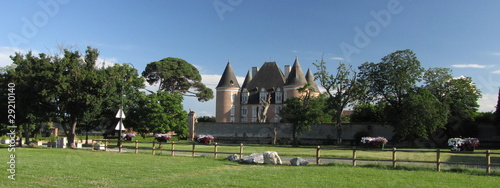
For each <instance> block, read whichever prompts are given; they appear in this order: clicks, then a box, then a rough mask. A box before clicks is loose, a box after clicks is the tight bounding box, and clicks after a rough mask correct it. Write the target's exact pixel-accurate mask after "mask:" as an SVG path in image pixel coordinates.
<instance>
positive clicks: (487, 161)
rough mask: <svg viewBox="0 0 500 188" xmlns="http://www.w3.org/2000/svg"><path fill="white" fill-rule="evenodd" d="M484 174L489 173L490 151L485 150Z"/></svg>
mask: <svg viewBox="0 0 500 188" xmlns="http://www.w3.org/2000/svg"><path fill="white" fill-rule="evenodd" d="M486 173H487V174H489V173H491V151H490V150H486Z"/></svg>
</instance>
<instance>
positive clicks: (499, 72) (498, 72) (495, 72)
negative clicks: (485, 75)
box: [491, 70, 500, 74]
mask: <svg viewBox="0 0 500 188" xmlns="http://www.w3.org/2000/svg"><path fill="white" fill-rule="evenodd" d="M491 73H493V74H500V70H496V71H493V72H491Z"/></svg>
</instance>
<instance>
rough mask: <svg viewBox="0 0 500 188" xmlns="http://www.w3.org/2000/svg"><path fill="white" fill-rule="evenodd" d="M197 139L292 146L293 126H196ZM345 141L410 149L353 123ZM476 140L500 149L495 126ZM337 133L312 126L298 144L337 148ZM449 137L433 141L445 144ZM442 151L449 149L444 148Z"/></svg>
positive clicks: (419, 143)
mask: <svg viewBox="0 0 500 188" xmlns="http://www.w3.org/2000/svg"><path fill="white" fill-rule="evenodd" d="M194 129H195V130H194V135H201V134H210V135H213V136H214V137H215V138H216V141H217V142H224V143H246V144H251V143H254V144H273V143H274V144H291V141H292V125H291V124H285V123H207V122H200V123H196V124H195V126H194ZM342 130H343V140H344V144H345V145H355V144H356V143H357V142H359V141H358V140H357V139H355V134H356V133H358V132H360V131H365V132H367V133H368V135H369V136H374V137H376V136H382V137H385V138H387V139H389V142H390V143H388V146H390V147H409V146H410V143H407V142H403V143H394V142H391V141H390V139H391V138H392V136H393V135H394V133H393V128H392V127H390V126H383V125H379V124H369V123H367V124H362V123H352V124H344V126H343V127H342ZM477 138H479V140H480V141H481V146H482V147H485V148H489V147H497V146H498V144H500V136H499V134H498V132H497V131H496V129H495V127H494V126H493V125H489V124H480V125H479V126H478V135H477ZM336 139H337V129H336V128H335V127H334V126H333V125H332V124H321V125H316V126H312V129H311V131H309V132H304V133H303V134H302V135H300V136H299V144H336V143H335V142H336ZM447 139H448V138H447V137H443V138H437V137H435V138H434V140H435V141H437V142H438V143H445V142H446V140H447ZM413 146H414V147H421V148H435V147H436V144H435V143H434V142H432V141H431V140H424V139H418V140H416V141H415V143H413ZM440 147H446V145H442V146H440Z"/></svg>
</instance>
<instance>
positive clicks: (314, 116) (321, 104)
mask: <svg viewBox="0 0 500 188" xmlns="http://www.w3.org/2000/svg"><path fill="white" fill-rule="evenodd" d="M313 90H314V89H313V88H312V87H311V86H310V84H306V85H305V86H304V87H302V88H299V92H300V93H302V97H293V98H289V99H287V100H286V101H285V102H284V105H283V109H282V110H281V111H280V116H281V117H283V118H284V120H286V121H287V122H290V123H292V139H293V141H292V145H293V146H298V137H299V136H300V135H301V134H302V133H303V132H305V131H310V130H311V126H312V125H317V124H320V123H322V122H327V121H328V120H329V119H330V118H331V117H329V116H328V113H325V111H326V106H325V102H326V98H325V97H324V96H320V97H314V96H311V91H313Z"/></svg>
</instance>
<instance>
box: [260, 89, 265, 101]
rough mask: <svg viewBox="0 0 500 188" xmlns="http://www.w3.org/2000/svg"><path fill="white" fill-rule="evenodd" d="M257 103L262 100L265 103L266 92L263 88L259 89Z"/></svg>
mask: <svg viewBox="0 0 500 188" xmlns="http://www.w3.org/2000/svg"><path fill="white" fill-rule="evenodd" d="M259 99H260V100H259V102H260V103H262V100H264V101H267V91H266V90H265V89H264V88H261V89H260V97H259Z"/></svg>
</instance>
